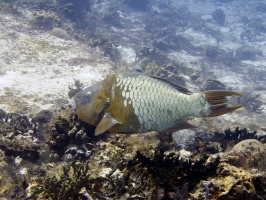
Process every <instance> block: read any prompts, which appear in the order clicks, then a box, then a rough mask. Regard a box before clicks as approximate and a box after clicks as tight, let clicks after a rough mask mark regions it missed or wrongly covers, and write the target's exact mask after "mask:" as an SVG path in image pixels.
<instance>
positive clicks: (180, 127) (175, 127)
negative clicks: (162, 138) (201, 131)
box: [163, 121, 196, 132]
mask: <svg viewBox="0 0 266 200" xmlns="http://www.w3.org/2000/svg"><path fill="white" fill-rule="evenodd" d="M191 128H196V126H194V125H192V124H190V123H188V122H187V121H182V122H179V123H178V124H175V125H173V126H172V127H171V128H168V129H166V130H164V131H163V132H175V131H180V130H183V129H191Z"/></svg>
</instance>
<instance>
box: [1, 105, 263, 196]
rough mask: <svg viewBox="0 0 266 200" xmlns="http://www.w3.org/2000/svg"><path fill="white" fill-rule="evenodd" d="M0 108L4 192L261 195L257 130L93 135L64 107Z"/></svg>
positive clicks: (26, 193)
mask: <svg viewBox="0 0 266 200" xmlns="http://www.w3.org/2000/svg"><path fill="white" fill-rule="evenodd" d="M1 113H2V114H1V119H2V120H1V137H0V141H1V152H2V153H1V169H3V170H6V172H7V173H5V174H1V180H2V181H1V182H0V186H1V191H0V196H1V197H2V198H11V199H16V198H22V199H43V198H45V199H66V198H67V199H77V198H82V199H83V198H85V199H88V198H89V199H205V198H209V199H225V198H229V199H237V198H246V199H264V198H265V197H266V193H265V189H266V181H265V180H266V176H265V172H264V166H265V163H266V156H265V155H266V154H265V152H266V148H265V144H264V142H265V140H264V138H263V137H258V136H257V135H256V132H249V131H247V130H246V129H239V128H237V129H236V130H235V131H230V130H225V131H224V133H218V132H217V133H215V134H213V133H206V132H204V131H203V130H200V129H199V130H195V131H194V132H184V131H183V132H180V133H179V136H177V135H176V134H170V133H169V134H166V133H164V134H162V133H161V134H159V133H156V132H151V133H145V134H130V135H127V134H126V135H124V134H110V133H106V134H104V135H102V136H99V137H95V136H94V135H93V132H94V127H92V126H90V125H88V124H86V123H84V122H82V121H80V120H79V119H78V118H77V116H76V115H75V114H74V112H73V110H72V108H69V107H66V108H62V109H59V110H58V111H56V112H54V113H52V115H51V113H47V112H45V111H43V112H41V113H40V114H39V115H38V117H36V118H31V119H29V118H28V117H27V116H21V115H19V114H9V113H6V112H4V111H3V110H2V111H1ZM43 115H44V116H50V118H49V120H47V119H46V120H43V119H44V117H43ZM40 116H42V117H40ZM29 132H30V133H29ZM29 134H30V135H31V136H28V135H29ZM17 137H19V138H17ZM23 137H26V138H27V139H28V138H29V139H30V141H28V140H25V139H22V138H23ZM191 138H195V140H194V141H193V142H192V140H191ZM249 138H254V139H249ZM186 140H187V141H189V142H185V141H186ZM259 140H260V141H259ZM8 141H9V142H8ZM29 144H30V145H29ZM177 144H178V145H177ZM181 144H182V145H181ZM10 152H12V153H10ZM33 152H34V153H33ZM26 155H27V156H26ZM7 180H8V182H7Z"/></svg>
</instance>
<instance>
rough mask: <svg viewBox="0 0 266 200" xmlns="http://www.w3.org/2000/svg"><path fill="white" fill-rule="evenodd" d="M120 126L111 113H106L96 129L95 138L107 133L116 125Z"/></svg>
mask: <svg viewBox="0 0 266 200" xmlns="http://www.w3.org/2000/svg"><path fill="white" fill-rule="evenodd" d="M116 124H120V123H119V122H118V121H117V120H116V119H114V118H113V117H112V116H111V115H110V114H109V113H105V114H104V116H103V118H102V120H101V121H100V122H99V124H98V125H97V127H96V129H95V133H94V135H95V136H98V135H100V134H102V133H104V132H105V131H107V130H109V129H110V128H112V127H113V126H114V125H116Z"/></svg>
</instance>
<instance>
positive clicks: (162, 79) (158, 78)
mask: <svg viewBox="0 0 266 200" xmlns="http://www.w3.org/2000/svg"><path fill="white" fill-rule="evenodd" d="M150 77H152V78H155V79H157V80H160V81H162V82H164V83H167V84H168V85H170V86H171V87H173V88H175V89H176V90H177V91H179V92H181V93H183V94H187V95H191V94H192V92H190V91H189V90H188V89H187V88H185V87H182V86H180V85H177V84H174V83H172V82H171V81H169V80H166V79H165V78H160V77H157V76H150Z"/></svg>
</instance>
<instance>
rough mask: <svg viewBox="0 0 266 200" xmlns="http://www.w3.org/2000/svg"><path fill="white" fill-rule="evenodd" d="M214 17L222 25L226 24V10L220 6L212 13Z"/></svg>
mask: <svg viewBox="0 0 266 200" xmlns="http://www.w3.org/2000/svg"><path fill="white" fill-rule="evenodd" d="M212 19H213V20H214V21H216V23H217V24H218V25H220V26H224V22H225V14H224V11H223V10H222V9H221V8H219V9H217V10H215V11H214V12H213V13H212Z"/></svg>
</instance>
